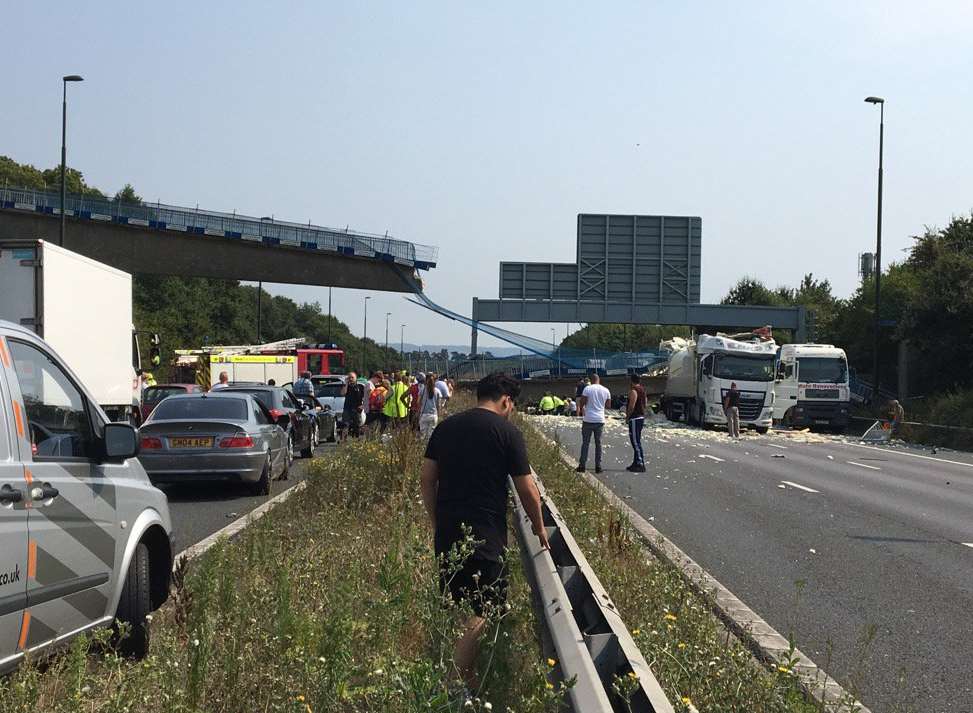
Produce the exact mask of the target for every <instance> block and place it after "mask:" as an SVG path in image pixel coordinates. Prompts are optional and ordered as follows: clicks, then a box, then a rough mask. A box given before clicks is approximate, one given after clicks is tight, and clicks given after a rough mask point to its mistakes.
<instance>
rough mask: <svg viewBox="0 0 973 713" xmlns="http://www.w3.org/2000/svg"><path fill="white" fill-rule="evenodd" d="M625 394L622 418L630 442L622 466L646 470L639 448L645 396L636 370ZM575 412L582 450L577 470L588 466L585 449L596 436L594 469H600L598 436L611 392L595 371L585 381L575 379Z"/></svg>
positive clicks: (636, 470)
mask: <svg viewBox="0 0 973 713" xmlns="http://www.w3.org/2000/svg"><path fill="white" fill-rule="evenodd" d="M630 381H631V383H630V385H629V391H628V398H627V399H626V402H625V422H626V424H627V425H628V439H629V443H631V445H632V463H631V465H629V466H628V467H627V468H626V469H625V470H627V471H629V472H631V473H644V472H645V451H644V450H643V449H642V429H643V427H644V426H645V414H646V398H645V388H644V387H643V386H642V384H641V383H640V379H639V376H638V374H632V375H631V377H630ZM578 391H579V392H580V393H579V394H578V413H579V414H580V415H581V454H580V455H579V456H578V467H577V468H576V470H577V471H578V472H579V473H584V472H585V470H587V464H588V449H589V446H590V445H591V439H592V437H594V440H595V472H596V473H601V472H602V467H601V462H602V461H601V456H602V447H601V436H602V433H603V431H604V430H605V421H606V418H607V417H606V415H605V409H606V408H611V405H612V395H611V392H610V391H609V390H608V389H607V388H606V387H605V386H603V385H602V383H601V377H600V376H599V375H598V373H597V372H595V373H592V374H591V376H590V377H588V379H587V380H586V381H584V382H579V383H578Z"/></svg>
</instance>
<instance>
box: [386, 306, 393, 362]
mask: <svg viewBox="0 0 973 713" xmlns="http://www.w3.org/2000/svg"><path fill="white" fill-rule="evenodd" d="M391 316H392V313H391V312H386V313H385V365H386V366H387V367H388V368H390V369H391V368H392V364H391V363H389V317H391Z"/></svg>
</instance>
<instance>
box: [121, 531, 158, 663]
mask: <svg viewBox="0 0 973 713" xmlns="http://www.w3.org/2000/svg"><path fill="white" fill-rule="evenodd" d="M151 611H152V599H151V596H150V590H149V548H148V547H146V546H145V543H144V542H139V543H138V544H137V545H136V546H135V552H134V553H132V561H131V562H129V564H128V573H127V575H126V576H125V584H124V585H123V586H122V594H121V597H120V598H119V600H118V609H117V610H116V612H115V619H116V624H115V636H114V643H115V647H116V649H117V650H118V652H119V653H120V654H121V655H122V656H127V657H129V658H134V659H141V658H145V656H146V655H147V654H148V653H149V622H148V620H147V619H146V616H148V614H149V613H151ZM118 622H121V623H123V624H127V626H128V632H127V634H126V635H125V637H124V638H122V635H121V632H120V631H119V627H118Z"/></svg>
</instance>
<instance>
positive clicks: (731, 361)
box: [713, 354, 774, 381]
mask: <svg viewBox="0 0 973 713" xmlns="http://www.w3.org/2000/svg"><path fill="white" fill-rule="evenodd" d="M713 374H714V376H717V377H719V378H720V379H735V380H737V381H773V380H774V357H773V356H772V355H766V356H765V355H760V356H740V355H738V354H718V355H717V356H716V368H715V370H714V372H713Z"/></svg>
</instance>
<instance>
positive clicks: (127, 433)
mask: <svg viewBox="0 0 973 713" xmlns="http://www.w3.org/2000/svg"><path fill="white" fill-rule="evenodd" d="M104 443H105V460H107V461H113V462H119V463H120V462H122V461H125V460H128V459H129V458H134V457H135V456H137V455H138V452H139V439H138V432H137V431H136V430H135V429H134V428H133V427H132V426H131V425H130V424H128V423H114V422H113V423H106V424H105V436H104Z"/></svg>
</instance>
